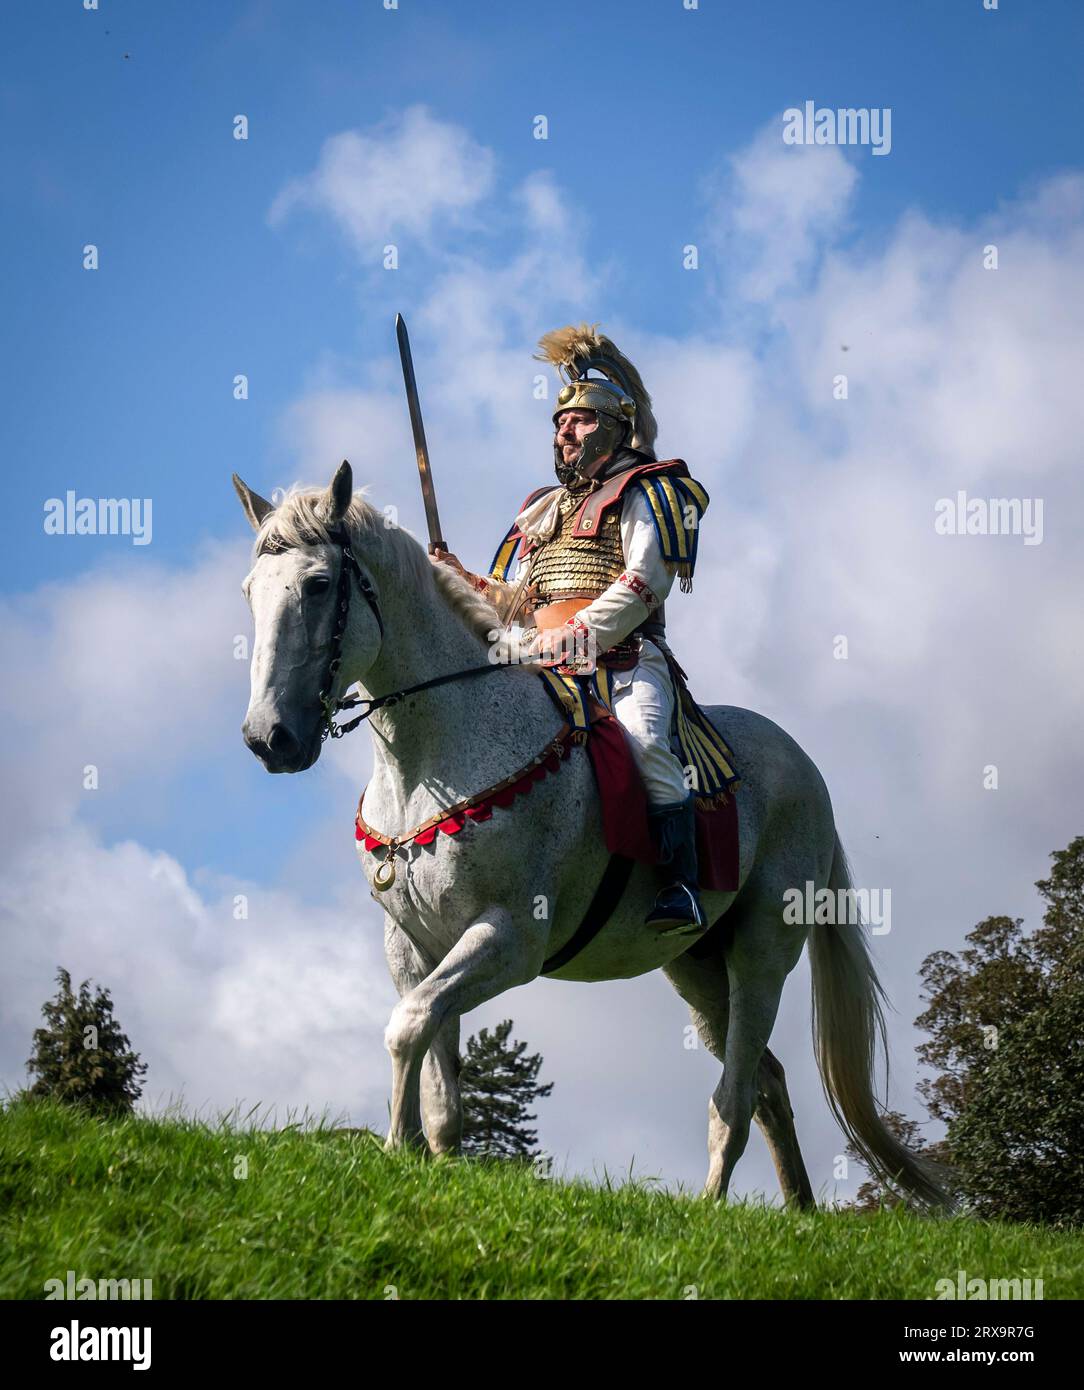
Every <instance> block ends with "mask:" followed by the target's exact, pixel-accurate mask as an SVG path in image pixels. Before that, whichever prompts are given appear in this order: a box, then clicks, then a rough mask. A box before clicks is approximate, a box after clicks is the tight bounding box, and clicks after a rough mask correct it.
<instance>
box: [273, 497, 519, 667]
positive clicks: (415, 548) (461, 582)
mask: <svg viewBox="0 0 1084 1390" xmlns="http://www.w3.org/2000/svg"><path fill="white" fill-rule="evenodd" d="M326 497H327V491H326V489H324V488H302V487H298V486H297V485H295V486H293V487H291V488H290V489H289V490H288V491H287V493H286V496H285V497H284V498H283V499H282V501H281V502H280V503H279V505H278V506H277V507H275V509H274V510H273V511H271V512H269V513H268V514H267V516H266V517H265V518H264V522H263V525H262V526H261V527H260V530H259V534H258V535H257V537H256V544H255V547H254V550H253V556H254V557H255V556H258V555H261V554H263V553H264V552H265V551H268V550H275V549H277V548H279V547H284V546H285V547H290V548H293V547H294V546H306V545H327V544H328V543H329V542H330V540H331V537H330V535H329V534H328V529H327V522H326V521H325V520H324V519H323V518H322V517H321V515H320V512H319V510H318V504H319V503H320V502H322V501H324V500H325V499H326ZM344 523H345V525H346V529H347V531H348V533H349V535H350V538H351V541H352V542H355V543H356V548H357V550H356V553H357V554H358V556H359V558H364V557H365V556H366V555H372V553H373V551H374V550H379V560H378V561H377V563H378V565H379V568H380V572H381V574H382V576H383V577H384V578H385V580H390V581H391V583H393V584H400V585H402V586H403V587H404V588H405V589H407V590H408V591H410V592H414V593H417V592H418V591H419V590H424V587H425V585H427V584H429V585H433V586H434V587H435V588H436V590H437V592H438V593H439V594H440V596H441V598H442V599H443V600H444V602H445V603H446V604H447V605H448V607H449V608H450V609H451V611H452V612H453V613H454V614H455V616H456V617H457V618H459V619H460V621H461V622H462V623H463V625H464V626H465V627H466V628H467V630H468V631H469V632H473V633H474V635H475V636H476V637H480V638H481V639H482V641H484V642H485V641H488V635H489V633H491V632H492V631H493V629H494V628H497V627H500V618H499V617H498V615H497V610H496V609H495V608H494V607H493V605H492V604H491V603H489V602H488V600H486V599H484V598H483V597H482V595H481V594H480V593H479V592H478V591H477V590H476V589H475V588H473V587H472V586H471V585H470V584H468V583H467V581H466V580H465V579H463V578H462V576H461V575H458V574H456V572H455V570H453V569H451V568H450V567H449V566H448V565H434V564H432V563H431V561H430V560H429V557H428V556H427V555H426V553H425V551H424V550H423V549H422V547H421V546H420V545H419V544H418V542H417V541H416V540H415V539H414V537H413V536H411V535H409V534H408V533H407V532H406V531H404V530H403V529H402V528H401V527H399V526H389V525H388V524H387V518H386V517H385V515H384V513H383V512H379V511H377V509H376V508H375V507H374V506H373V505H372V504H371V503H370V502H368V501H367V500H366V498H365V496H364V495H363V490H362V491H358V490H355V492H354V495H353V496H352V497H351V499H350V506H349V507H348V508H347V511H346V516H345V518H344Z"/></svg>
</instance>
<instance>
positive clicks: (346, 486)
mask: <svg viewBox="0 0 1084 1390" xmlns="http://www.w3.org/2000/svg"><path fill="white" fill-rule="evenodd" d="M353 495H354V474H353V471H352V470H351V467H350V465H349V464H348V463H347V461H346V459H343V461H342V463H340V464H339V466H338V468H337V469H336V470H335V476H334V478H332V480H331V485H330V487H329V488H328V490H327V492H325V493H324V495H323V497H322V498H321V499H320V502H319V504H318V506H317V511H318V512H319V513H320V515H321V517H323V519H324V521H325V522H326V523H327V525H328V526H338V524H339V522H340V521H342V519H343V517H344V516H345V515H346V509H347V507H349V506H350V498H351V497H352V496H353Z"/></svg>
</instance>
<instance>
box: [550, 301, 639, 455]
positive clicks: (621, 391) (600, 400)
mask: <svg viewBox="0 0 1084 1390" xmlns="http://www.w3.org/2000/svg"><path fill="white" fill-rule="evenodd" d="M538 349H539V350H538V352H536V353H535V358H536V359H537V360H538V361H539V362H552V363H553V365H554V366H555V367H556V368H557V372H558V375H559V376H560V377H561V379H562V381H563V382H564V383H565V384H564V385H563V386H562V387H561V390H560V391H559V392H558V394H557V404H556V407H555V409H554V412H553V420H554V423H555V424H556V421H557V417H558V415H560V414H561V412H562V411H564V410H577V409H578V410H594V411H597V412H598V420H599V428H598V429H597V430H596V431H593V432H592V434H591V435H590V436H589V437H588V441H587V442H585V445H584V449H583V451H582V453H581V457H580V461H579V463H578V464H577V470H576V471H577V472H579V473H581V474H583V473H589V471H590V470H589V466H588V465H589V463H590V462H592V461H593V460H594V459H597V458H598V457H599V456H600V455H602V456H603V457H605V456H607V455H608V454H609V452H611V451H612V449H613V448H615V447H617V446H618V445H620V444H621V443H627V444H628V446H629V447H630V448H632V449H637V450H639V452H640V453H642V454H646V455H647V456H648V458H654V457H655V449H654V444H655V434H656V430H657V427H656V424H655V416H654V415H653V413H652V410H651V397H650V396H649V395H648V394H647V390H646V389H645V387H644V383H643V381H642V380H641V379H640V373H639V372H638V371H637V370H636V368H635V367H634V366H633V365H632V363H631V362H630V361H629V360H628V358H627V357H625V356H624V354H623V353H621V352H619V351H618V349H617V348H616V347H615V346H614V344H613V343H612V342H611V341H610V339H609V338H607V337H605V336H604V335H603V334H601V333H599V332H598V325H597V324H594V325H591V324H586V323H581V324H580V326H579V327H578V328H576V327H573V326H572V325H571V324H570V325H569V326H568V327H567V328H555V329H554V330H553V332H552V333H547V334H546V335H545V336H544V337H543V338H542V339H541V340H540V341H539V344H538ZM592 372H595V373H601V375H594V376H592V375H590V373H592ZM595 435H598V438H597V439H596V438H595ZM588 443H589V444H590V446H591V447H590V448H588ZM555 454H556V456H557V457H558V458H559V451H555Z"/></svg>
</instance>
